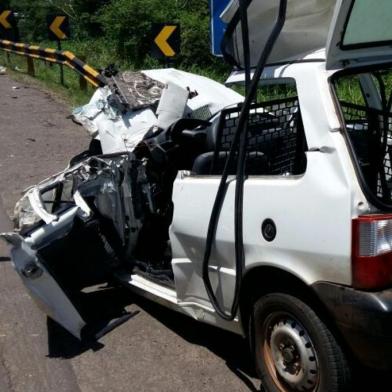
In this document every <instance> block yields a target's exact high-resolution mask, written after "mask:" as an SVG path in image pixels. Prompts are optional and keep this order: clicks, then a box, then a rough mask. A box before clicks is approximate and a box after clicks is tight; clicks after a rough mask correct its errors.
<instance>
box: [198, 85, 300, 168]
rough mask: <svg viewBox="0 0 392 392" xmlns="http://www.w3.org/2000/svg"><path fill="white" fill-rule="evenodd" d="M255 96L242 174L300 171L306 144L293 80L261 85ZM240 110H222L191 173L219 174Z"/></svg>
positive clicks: (229, 146)
mask: <svg viewBox="0 0 392 392" xmlns="http://www.w3.org/2000/svg"><path fill="white" fill-rule="evenodd" d="M285 81H287V79H285ZM237 89H238V87H237ZM258 96H259V98H258V99H259V100H260V102H261V103H257V102H255V103H254V104H253V105H252V107H251V109H250V113H249V131H248V140H247V155H246V174H247V175H248V176H258V175H263V176H268V175H271V176H277V175H278V176H279V175H280V176H292V175H300V174H303V173H304V172H305V170H306V154H305V152H306V151H307V144H306V138H305V133H304V129H303V124H302V118H301V111H300V106H299V101H298V97H297V91H296V88H295V83H294V81H292V82H291V81H290V82H289V83H287V82H285V83H280V84H274V85H272V84H269V85H268V86H265V87H261V88H260V91H259V95H258ZM266 97H268V98H266ZM240 112H241V109H240V108H239V107H235V108H230V109H227V110H224V111H222V113H221V116H220V121H219V122H217V123H216V124H215V126H213V127H211V129H210V130H209V131H208V133H209V134H208V138H207V139H208V140H210V143H209V145H210V146H209V147H210V148H212V150H211V151H209V152H206V153H205V154H202V155H201V156H200V157H198V158H197V159H196V162H195V166H194V170H193V172H194V174H204V175H207V174H209V175H221V174H222V173H223V170H224V167H225V164H226V160H227V157H228V155H229V151H230V149H231V146H232V142H233V139H234V134H235V131H236V127H237V123H238V119H239V115H240ZM236 167H237V162H234V163H233V165H232V167H231V168H230V174H235V173H236ZM200 169H201V170H200ZM203 171H204V173H203Z"/></svg>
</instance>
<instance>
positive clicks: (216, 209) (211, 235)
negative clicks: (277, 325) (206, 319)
mask: <svg viewBox="0 0 392 392" xmlns="http://www.w3.org/2000/svg"><path fill="white" fill-rule="evenodd" d="M241 4H243V3H242V2H241V3H240V6H241ZM286 11H287V0H280V5H279V15H278V18H277V21H276V23H275V26H274V28H273V30H272V32H271V35H270V36H269V38H268V40H267V42H266V45H265V48H264V50H263V52H262V54H261V56H260V59H259V62H258V64H257V67H256V70H255V73H254V76H253V78H252V81H251V83H250V87H249V91H248V94H247V95H246V98H245V102H244V104H243V107H242V110H241V113H240V117H239V120H238V126H237V129H236V132H235V134H234V139H233V143H232V146H231V149H230V153H229V156H228V158H227V161H226V164H225V168H224V170H223V174H222V179H221V182H220V184H219V188H218V192H217V195H216V198H215V203H214V206H213V209H212V213H211V219H210V223H209V226H208V232H207V241H206V249H205V253H204V259H203V280H204V284H205V287H206V290H207V294H208V297H209V299H210V301H211V303H212V305H213V307H214V309H215V311H216V313H217V314H218V315H219V316H220V317H221V318H222V319H224V320H227V321H232V320H234V319H235V317H236V315H237V313H238V307H239V299H240V292H241V283H242V277H243V269H244V261H245V254H244V246H243V194H244V182H245V156H246V139H247V137H246V136H247V130H248V128H247V123H248V120H249V111H250V108H251V105H252V102H253V101H254V99H255V97H256V94H257V88H258V84H259V80H260V78H261V76H262V74H263V71H264V68H265V66H266V63H267V60H268V58H269V56H270V54H271V52H272V49H273V47H274V45H275V43H276V40H277V39H278V37H279V35H280V33H281V31H282V29H283V26H284V24H285V21H286ZM241 136H242V137H241ZM244 140H245V142H244ZM239 142H240V146H239V152H238V158H239V159H238V165H237V183H236V197H235V246H236V252H235V253H236V257H235V258H236V284H235V292H234V300H233V304H232V308H231V312H230V314H228V313H227V312H226V311H225V310H224V309H223V307H222V305H221V304H219V301H218V300H217V298H216V295H215V293H214V289H213V287H212V284H211V280H210V274H209V261H210V257H211V252H212V247H213V243H214V240H215V236H216V230H217V227H218V222H219V217H220V214H221V210H222V206H223V203H224V200H225V197H226V191H227V185H228V184H227V179H228V176H229V169H230V166H231V165H232V163H233V160H234V159H235V157H236V154H237V146H238V143H239Z"/></svg>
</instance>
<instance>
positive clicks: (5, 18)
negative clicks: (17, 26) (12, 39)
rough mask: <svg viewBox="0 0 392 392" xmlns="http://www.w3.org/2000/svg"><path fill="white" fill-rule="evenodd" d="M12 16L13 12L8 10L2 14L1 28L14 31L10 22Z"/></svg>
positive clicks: (0, 18)
mask: <svg viewBox="0 0 392 392" xmlns="http://www.w3.org/2000/svg"><path fill="white" fill-rule="evenodd" d="M11 15H12V11H10V10H6V11H2V12H1V13H0V26H1V27H3V28H4V29H6V30H9V29H12V25H11V22H10V20H9V18H10V16H11Z"/></svg>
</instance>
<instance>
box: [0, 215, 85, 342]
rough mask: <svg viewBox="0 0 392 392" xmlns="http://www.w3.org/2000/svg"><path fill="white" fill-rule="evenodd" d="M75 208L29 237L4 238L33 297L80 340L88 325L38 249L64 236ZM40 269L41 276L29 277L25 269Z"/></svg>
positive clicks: (43, 309) (9, 235) (15, 266)
mask: <svg viewBox="0 0 392 392" xmlns="http://www.w3.org/2000/svg"><path fill="white" fill-rule="evenodd" d="M77 210H78V208H73V209H71V210H69V211H68V212H67V213H66V214H64V215H63V216H62V217H61V218H60V219H59V220H58V221H57V222H51V223H50V224H48V225H46V226H45V227H44V228H42V229H40V230H38V231H37V232H35V233H34V235H32V236H30V237H28V238H25V239H24V238H22V237H21V236H19V234H16V233H15V234H8V235H6V236H5V239H6V240H7V242H8V243H9V244H11V245H12V250H11V258H12V263H13V265H14V268H15V270H16V272H17V273H18V275H19V276H20V278H21V279H22V282H23V283H24V285H25V286H26V288H27V289H28V292H29V293H30V295H31V297H32V298H33V299H34V301H35V302H36V304H37V305H38V307H39V308H40V309H42V311H43V312H44V313H46V314H47V315H48V316H49V317H51V318H52V319H53V320H55V321H57V322H58V323H59V324H60V325H62V326H63V327H64V328H65V329H66V330H67V331H69V332H70V333H71V334H72V335H74V336H75V337H76V338H78V339H81V331H82V329H83V327H84V326H85V325H86V323H85V321H84V320H83V319H82V317H81V316H80V314H79V312H78V311H77V310H76V308H75V306H74V305H73V304H72V302H71V301H70V299H69V298H68V297H67V295H66V294H65V293H64V291H63V288H62V287H60V286H59V284H58V283H57V282H56V281H55V279H54V278H53V277H52V275H51V274H50V272H49V271H48V269H47V268H46V266H45V265H44V264H43V263H42V261H41V260H40V259H39V258H38V257H37V251H36V250H35V249H37V248H38V247H39V246H40V243H41V242H42V241H43V240H48V241H50V240H54V239H56V238H57V237H58V236H61V235H63V234H64V230H66V228H67V226H69V225H70V224H71V222H72V220H73V218H74V216H75V214H76V213H77ZM32 266H33V267H34V268H38V271H39V273H38V274H36V275H33V276H26V273H25V271H26V268H27V269H29V268H30V269H31V267H32Z"/></svg>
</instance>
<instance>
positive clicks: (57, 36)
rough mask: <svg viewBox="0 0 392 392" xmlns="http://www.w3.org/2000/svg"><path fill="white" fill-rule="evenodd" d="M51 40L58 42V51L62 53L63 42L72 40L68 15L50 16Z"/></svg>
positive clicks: (62, 81) (61, 74)
mask: <svg viewBox="0 0 392 392" xmlns="http://www.w3.org/2000/svg"><path fill="white" fill-rule="evenodd" d="M47 23H48V30H49V39H50V40H52V41H57V49H58V50H59V51H60V52H61V51H62V46H61V41H64V40H67V39H69V38H70V36H71V33H70V28H69V18H68V16H67V15H50V16H48V17H47ZM60 82H61V84H62V85H63V86H64V67H63V65H60Z"/></svg>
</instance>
